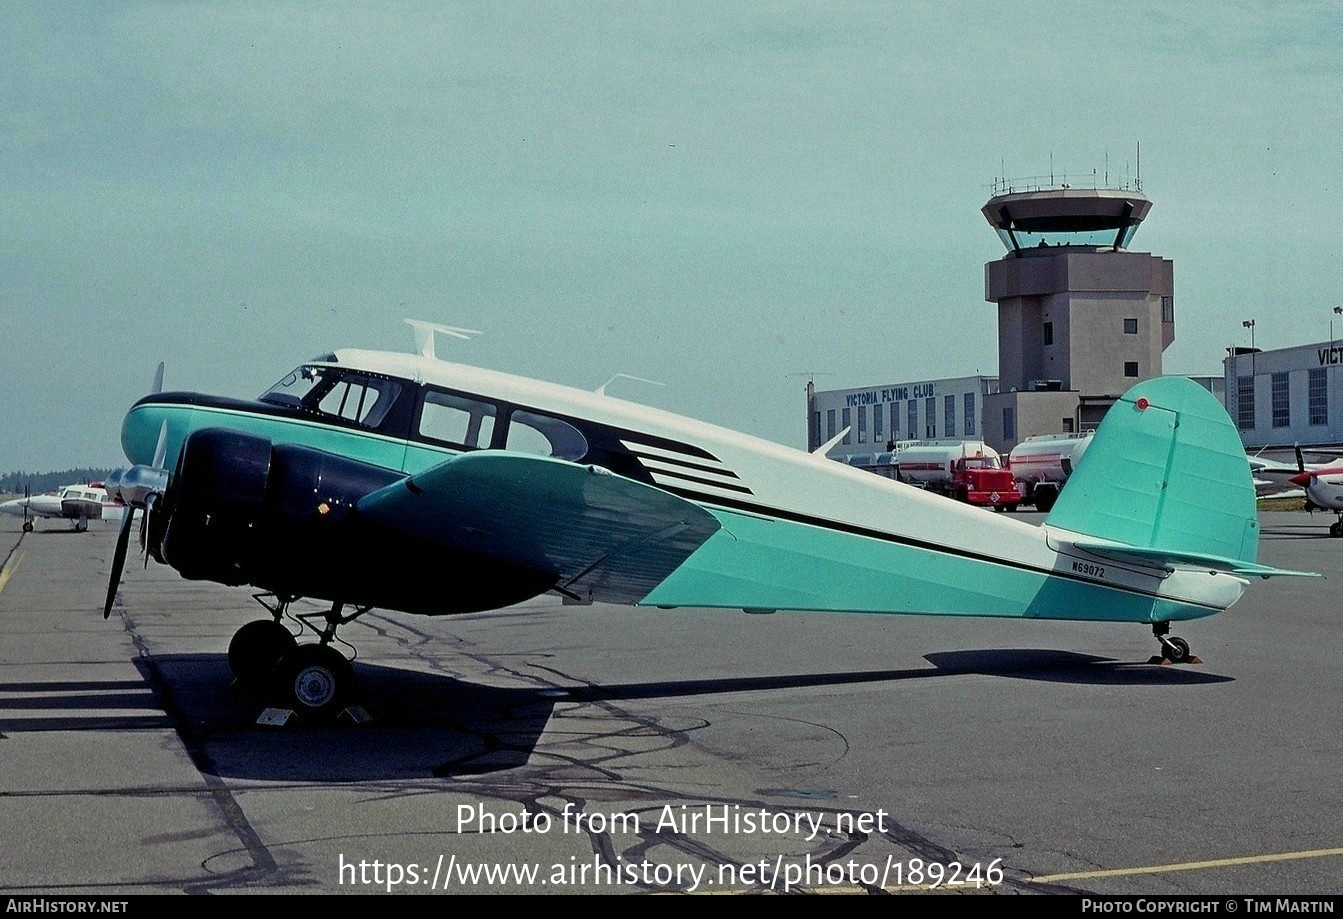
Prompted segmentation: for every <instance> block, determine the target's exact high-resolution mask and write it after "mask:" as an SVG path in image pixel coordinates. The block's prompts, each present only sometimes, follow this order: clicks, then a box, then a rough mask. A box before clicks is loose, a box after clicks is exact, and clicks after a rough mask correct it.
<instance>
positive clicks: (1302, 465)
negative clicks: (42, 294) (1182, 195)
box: [165, 422, 1306, 472]
mask: <svg viewBox="0 0 1343 919" xmlns="http://www.w3.org/2000/svg"><path fill="white" fill-rule="evenodd" d="M165 424H166V422H165ZM1296 471H1297V472H1305V471H1306V461H1305V460H1304V459H1302V458H1301V445H1300V444H1297V446H1296Z"/></svg>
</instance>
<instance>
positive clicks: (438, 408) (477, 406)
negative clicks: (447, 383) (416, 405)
mask: <svg viewBox="0 0 1343 919" xmlns="http://www.w3.org/2000/svg"><path fill="white" fill-rule="evenodd" d="M494 418H495V408H494V406H493V405H492V404H490V403H488V402H480V401H478V400H476V399H470V398H467V397H466V396H455V395H452V394H451V393H445V392H435V391H433V390H430V391H429V392H426V393H425V394H424V407H423V409H422V410H421V411H420V434H422V435H423V436H425V437H428V438H430V439H432V440H441V441H444V442H446V443H450V444H454V445H456V446H459V447H466V448H467V449H480V448H484V447H488V446H489V445H490V438H491V437H493V436H494Z"/></svg>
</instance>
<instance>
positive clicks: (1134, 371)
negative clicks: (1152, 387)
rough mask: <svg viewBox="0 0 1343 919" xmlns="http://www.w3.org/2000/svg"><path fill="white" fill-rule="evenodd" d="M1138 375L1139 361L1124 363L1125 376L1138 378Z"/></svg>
mask: <svg viewBox="0 0 1343 919" xmlns="http://www.w3.org/2000/svg"><path fill="white" fill-rule="evenodd" d="M1137 375H1138V362H1137V361H1124V376H1126V377H1136V376H1137Z"/></svg>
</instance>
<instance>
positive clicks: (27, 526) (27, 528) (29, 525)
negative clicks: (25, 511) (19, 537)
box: [23, 520, 33, 533]
mask: <svg viewBox="0 0 1343 919" xmlns="http://www.w3.org/2000/svg"><path fill="white" fill-rule="evenodd" d="M32 531H33V522H32V521H31V520H25V521H23V532H25V533H31V532H32Z"/></svg>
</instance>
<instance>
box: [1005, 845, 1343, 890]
mask: <svg viewBox="0 0 1343 919" xmlns="http://www.w3.org/2000/svg"><path fill="white" fill-rule="evenodd" d="M1338 855H1343V849H1306V850H1304V851H1301V852H1276V853H1273V854H1271V855H1246V856H1243V857H1241V858H1217V859H1211V860H1209V861H1202V862H1179V863H1177V864H1174V865H1149V866H1147V867H1145V868H1112V869H1109V870H1106V871H1076V872H1071V873H1069V874H1047V875H1044V876H1043V877H1038V878H1027V879H1026V880H1027V883H1030V884H1052V883H1054V882H1055V881H1080V880H1086V879H1089V878H1113V877H1121V876H1123V875H1126V874H1166V873H1168V872H1171V871H1202V870H1206V869H1209V868H1230V867H1235V866H1236V865H1262V864H1266V863H1268V862H1290V861H1297V860H1298V859H1306V858H1329V857H1331V856H1338Z"/></svg>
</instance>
